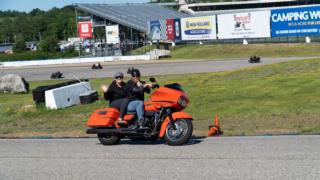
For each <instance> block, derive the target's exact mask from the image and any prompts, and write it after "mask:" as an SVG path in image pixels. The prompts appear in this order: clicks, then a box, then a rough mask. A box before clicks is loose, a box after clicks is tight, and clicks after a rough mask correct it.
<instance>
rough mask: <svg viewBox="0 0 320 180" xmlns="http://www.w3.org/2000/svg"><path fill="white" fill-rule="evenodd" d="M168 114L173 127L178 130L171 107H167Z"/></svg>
mask: <svg viewBox="0 0 320 180" xmlns="http://www.w3.org/2000/svg"><path fill="white" fill-rule="evenodd" d="M166 115H167V116H168V117H169V119H170V122H169V123H170V125H171V126H172V128H173V129H174V130H177V127H176V123H175V121H174V119H173V117H172V111H171V109H166Z"/></svg>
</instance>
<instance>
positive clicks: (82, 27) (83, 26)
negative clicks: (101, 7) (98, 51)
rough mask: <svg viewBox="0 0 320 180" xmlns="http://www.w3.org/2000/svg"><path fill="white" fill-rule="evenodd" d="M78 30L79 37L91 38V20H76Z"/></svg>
mask: <svg viewBox="0 0 320 180" xmlns="http://www.w3.org/2000/svg"><path fill="white" fill-rule="evenodd" d="M78 32H79V37H80V38H92V37H93V34H92V22H91V21H84V22H78Z"/></svg>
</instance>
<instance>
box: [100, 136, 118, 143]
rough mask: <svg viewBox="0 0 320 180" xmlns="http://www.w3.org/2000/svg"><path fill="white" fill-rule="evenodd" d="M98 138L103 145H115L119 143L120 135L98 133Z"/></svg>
mask: <svg viewBox="0 0 320 180" xmlns="http://www.w3.org/2000/svg"><path fill="white" fill-rule="evenodd" d="M98 139H99V141H100V142H101V144H103V145H114V144H117V143H119V141H120V137H119V136H117V135H107V134H98Z"/></svg>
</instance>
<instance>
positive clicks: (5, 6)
mask: <svg viewBox="0 0 320 180" xmlns="http://www.w3.org/2000/svg"><path fill="white" fill-rule="evenodd" d="M144 2H149V0H0V11H6V10H16V11H23V12H30V11H31V10H32V9H35V8H39V9H41V10H45V11H47V10H49V9H51V8H53V7H58V8H61V7H64V6H66V5H72V4H74V3H105V4H115V3H144Z"/></svg>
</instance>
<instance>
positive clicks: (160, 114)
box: [87, 78, 193, 146]
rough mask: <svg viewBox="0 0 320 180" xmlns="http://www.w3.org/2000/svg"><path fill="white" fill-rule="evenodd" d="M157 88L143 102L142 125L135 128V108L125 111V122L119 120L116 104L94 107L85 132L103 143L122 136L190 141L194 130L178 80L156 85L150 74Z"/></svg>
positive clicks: (173, 142) (187, 101)
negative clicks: (184, 110)
mask: <svg viewBox="0 0 320 180" xmlns="http://www.w3.org/2000/svg"><path fill="white" fill-rule="evenodd" d="M150 81H151V82H152V83H153V84H154V85H153V88H156V90H155V91H154V92H153V93H152V94H151V95H150V100H149V101H146V102H145V103H144V105H145V127H146V128H140V129H137V128H135V127H136V125H137V123H138V122H137V117H136V113H135V112H127V114H126V115H125V116H124V120H125V121H126V122H127V123H125V124H118V122H117V119H118V117H119V111H118V110H117V109H115V108H103V109H97V110H96V111H94V112H93V114H92V115H91V117H90V118H89V120H88V122H87V126H89V127H90V128H89V129H88V130H87V133H88V134H97V136H98V139H99V141H100V142H101V144H103V145H113V144H117V143H119V141H120V140H121V139H122V138H129V139H132V140H135V139H144V140H151V141H153V140H157V139H158V138H164V140H165V142H166V143H167V144H168V145H172V146H176V145H182V144H185V143H187V142H188V141H189V139H190V138H191V135H192V131H193V125H192V116H191V115H189V114H187V113H185V112H183V111H182V110H183V109H185V108H186V107H187V106H188V103H189V98H188V96H187V94H186V93H185V92H184V91H183V90H182V88H181V85H179V84H177V83H173V84H167V85H164V86H161V87H160V86H159V85H158V84H157V83H156V80H155V79H154V78H150Z"/></svg>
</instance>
